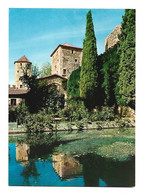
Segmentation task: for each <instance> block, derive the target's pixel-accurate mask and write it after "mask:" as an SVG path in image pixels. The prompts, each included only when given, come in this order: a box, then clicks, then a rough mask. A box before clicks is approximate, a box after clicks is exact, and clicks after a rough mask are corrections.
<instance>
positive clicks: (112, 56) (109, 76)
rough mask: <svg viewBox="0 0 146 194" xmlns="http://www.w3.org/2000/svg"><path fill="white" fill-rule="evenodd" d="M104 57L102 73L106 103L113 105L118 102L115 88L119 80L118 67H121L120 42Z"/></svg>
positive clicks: (102, 56)
mask: <svg viewBox="0 0 146 194" xmlns="http://www.w3.org/2000/svg"><path fill="white" fill-rule="evenodd" d="M101 58H102V64H103V68H102V73H103V78H104V79H103V84H102V87H103V88H104V94H105V95H104V104H105V105H108V106H113V105H115V104H116V96H115V88H116V84H117V82H118V67H119V62H120V61H119V54H118V44H116V45H115V46H114V47H113V48H110V49H109V50H108V51H106V52H105V53H104V54H102V55H101Z"/></svg>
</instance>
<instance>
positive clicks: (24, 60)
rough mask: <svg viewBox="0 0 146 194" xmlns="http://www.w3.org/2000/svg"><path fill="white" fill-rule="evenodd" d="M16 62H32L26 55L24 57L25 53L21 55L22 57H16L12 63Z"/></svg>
mask: <svg viewBox="0 0 146 194" xmlns="http://www.w3.org/2000/svg"><path fill="white" fill-rule="evenodd" d="M16 62H27V63H30V64H32V63H31V62H30V61H29V60H28V59H27V57H26V56H25V55H24V56H22V57H21V58H20V59H18V60H17V61H15V62H14V64H15V63H16Z"/></svg>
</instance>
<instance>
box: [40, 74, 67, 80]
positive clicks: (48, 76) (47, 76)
mask: <svg viewBox="0 0 146 194" xmlns="http://www.w3.org/2000/svg"><path fill="white" fill-rule="evenodd" d="M55 76H56V77H60V78H62V79H66V78H65V77H62V76H61V75H58V74H52V75H46V76H43V77H39V78H37V80H41V79H46V78H50V77H55Z"/></svg>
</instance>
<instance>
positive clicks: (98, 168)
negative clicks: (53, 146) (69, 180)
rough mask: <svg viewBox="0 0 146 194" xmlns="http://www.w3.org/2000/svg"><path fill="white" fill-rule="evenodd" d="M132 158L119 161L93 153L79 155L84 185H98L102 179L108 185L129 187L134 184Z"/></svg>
mask: <svg viewBox="0 0 146 194" xmlns="http://www.w3.org/2000/svg"><path fill="white" fill-rule="evenodd" d="M134 160H135V159H134V158H132V159H131V160H129V161H125V162H119V161H113V160H111V159H106V158H102V157H100V156H96V155H93V154H88V155H85V156H81V157H80V158H79V161H80V163H81V164H82V165H83V177H84V183H85V186H90V187H91V186H96V187H97V186H100V185H99V180H100V179H102V180H103V181H104V182H105V183H106V184H107V186H109V187H116V186H117V187H120V186H121V187H126V186H127V187H129V186H134V185H135V163H134Z"/></svg>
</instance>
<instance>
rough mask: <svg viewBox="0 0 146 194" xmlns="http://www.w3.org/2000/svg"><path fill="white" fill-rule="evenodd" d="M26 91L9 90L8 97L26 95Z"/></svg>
mask: <svg viewBox="0 0 146 194" xmlns="http://www.w3.org/2000/svg"><path fill="white" fill-rule="evenodd" d="M28 91H29V90H28V89H24V88H22V89H12V88H9V95H19V94H27V93H28Z"/></svg>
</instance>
